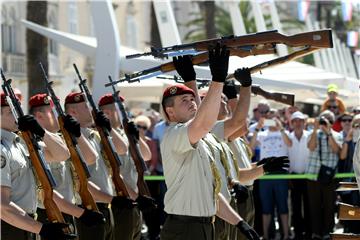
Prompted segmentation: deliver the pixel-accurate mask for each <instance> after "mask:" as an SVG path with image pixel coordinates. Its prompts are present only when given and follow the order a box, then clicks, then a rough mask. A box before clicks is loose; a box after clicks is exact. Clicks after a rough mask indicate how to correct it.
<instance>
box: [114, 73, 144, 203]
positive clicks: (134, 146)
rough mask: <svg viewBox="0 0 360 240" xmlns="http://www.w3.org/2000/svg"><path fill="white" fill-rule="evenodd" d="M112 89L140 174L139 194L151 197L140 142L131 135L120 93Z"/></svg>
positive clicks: (138, 181)
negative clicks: (145, 178)
mask: <svg viewBox="0 0 360 240" xmlns="http://www.w3.org/2000/svg"><path fill="white" fill-rule="evenodd" d="M108 78H109V81H110V83H112V82H113V80H112V78H111V76H109V77H108ZM112 89H113V92H114V93H113V98H114V100H115V103H116V105H117V106H118V108H119V111H120V114H121V117H122V126H123V128H124V132H125V134H126V137H127V138H128V141H129V152H130V156H131V158H132V160H133V161H134V164H135V167H136V171H137V173H138V179H137V186H138V188H139V193H140V194H141V195H145V196H149V197H150V196H151V194H150V191H149V188H148V186H147V184H146V182H145V180H144V172H145V171H146V165H145V161H144V159H143V157H142V155H141V153H140V147H139V143H138V140H137V139H136V138H135V137H134V136H133V135H131V133H130V132H129V127H128V124H129V117H128V115H127V113H126V111H125V107H124V104H123V103H122V102H121V100H120V98H119V91H116V89H115V86H114V85H112Z"/></svg>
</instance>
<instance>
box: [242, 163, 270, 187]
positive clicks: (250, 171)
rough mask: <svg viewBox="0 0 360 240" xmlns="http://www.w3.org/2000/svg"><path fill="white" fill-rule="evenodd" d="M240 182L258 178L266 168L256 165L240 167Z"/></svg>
mask: <svg viewBox="0 0 360 240" xmlns="http://www.w3.org/2000/svg"><path fill="white" fill-rule="evenodd" d="M238 172H239V182H240V183H243V182H247V181H251V180H255V179H258V178H259V177H261V176H262V175H264V169H263V167H262V166H256V164H255V167H252V168H239V170H238Z"/></svg>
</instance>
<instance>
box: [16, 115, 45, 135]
mask: <svg viewBox="0 0 360 240" xmlns="http://www.w3.org/2000/svg"><path fill="white" fill-rule="evenodd" d="M18 127H19V130H20V131H30V132H31V133H33V134H35V135H37V136H39V137H44V135H45V130H44V129H43V128H42V127H41V126H40V124H39V123H38V122H37V121H36V119H35V118H34V116H32V115H24V116H22V117H19V119H18Z"/></svg>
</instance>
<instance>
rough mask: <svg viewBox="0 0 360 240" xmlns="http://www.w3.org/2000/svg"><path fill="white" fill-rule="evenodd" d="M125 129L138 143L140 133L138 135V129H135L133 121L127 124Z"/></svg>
mask: <svg viewBox="0 0 360 240" xmlns="http://www.w3.org/2000/svg"><path fill="white" fill-rule="evenodd" d="M127 128H128V131H129V133H130V135H133V136H134V137H135V138H136V140H138V141H139V139H140V133H139V129H138V128H137V127H136V125H135V123H134V122H133V121H130V122H128V124H127Z"/></svg>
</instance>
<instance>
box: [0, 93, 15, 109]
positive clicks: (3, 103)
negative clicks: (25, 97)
mask: <svg viewBox="0 0 360 240" xmlns="http://www.w3.org/2000/svg"><path fill="white" fill-rule="evenodd" d="M15 96H16V98H17V100H18V101H20V99H19V97H18V96H17V95H15ZM0 101H1V106H2V107H6V106H9V103H8V101H7V99H6V95H5V93H4V92H1V97H0Z"/></svg>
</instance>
